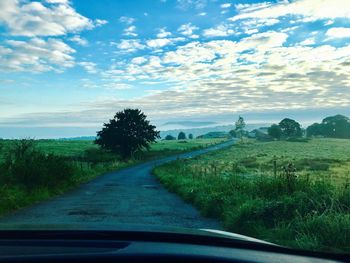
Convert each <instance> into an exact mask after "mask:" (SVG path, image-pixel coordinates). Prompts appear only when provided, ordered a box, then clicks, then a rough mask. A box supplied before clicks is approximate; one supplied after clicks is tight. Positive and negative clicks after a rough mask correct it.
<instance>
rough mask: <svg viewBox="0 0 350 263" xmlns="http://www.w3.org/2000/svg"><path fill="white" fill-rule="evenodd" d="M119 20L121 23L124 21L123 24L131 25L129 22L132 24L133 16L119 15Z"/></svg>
mask: <svg viewBox="0 0 350 263" xmlns="http://www.w3.org/2000/svg"><path fill="white" fill-rule="evenodd" d="M119 21H120V22H121V23H125V24H127V25H131V24H133V23H134V22H135V18H133V17H128V16H121V17H120V18H119Z"/></svg>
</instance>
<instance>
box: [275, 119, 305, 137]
mask: <svg viewBox="0 0 350 263" xmlns="http://www.w3.org/2000/svg"><path fill="white" fill-rule="evenodd" d="M278 126H280V128H281V131H282V136H284V137H301V136H302V132H301V127H300V124H299V123H298V122H296V121H295V120H292V119H288V118H285V119H283V120H282V121H281V122H280V123H279V124H278Z"/></svg>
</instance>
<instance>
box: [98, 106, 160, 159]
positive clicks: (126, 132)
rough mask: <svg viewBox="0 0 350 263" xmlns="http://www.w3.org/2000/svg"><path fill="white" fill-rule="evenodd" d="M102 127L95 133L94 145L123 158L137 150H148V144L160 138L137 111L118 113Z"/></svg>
mask: <svg viewBox="0 0 350 263" xmlns="http://www.w3.org/2000/svg"><path fill="white" fill-rule="evenodd" d="M103 126H104V127H103V128H102V130H101V131H99V132H97V138H96V140H95V143H96V144H98V145H100V146H101V147H102V148H104V149H106V150H109V151H112V152H115V153H117V154H120V155H121V156H122V157H123V158H128V157H130V156H132V155H133V154H134V153H135V152H136V151H138V150H142V149H149V144H150V143H151V142H154V141H155V140H156V139H157V138H160V136H159V131H156V127H155V126H153V125H151V124H150V122H149V121H148V120H146V115H145V114H144V113H143V112H141V111H140V110H139V109H125V110H123V111H119V112H117V113H116V114H115V116H114V118H113V119H111V120H109V123H104V125H103Z"/></svg>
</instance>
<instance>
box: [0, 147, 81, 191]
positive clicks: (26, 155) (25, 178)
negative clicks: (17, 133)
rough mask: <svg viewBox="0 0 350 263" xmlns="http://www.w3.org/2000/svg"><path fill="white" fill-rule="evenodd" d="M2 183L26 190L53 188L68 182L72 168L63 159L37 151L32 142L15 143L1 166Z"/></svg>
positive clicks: (72, 171) (71, 174)
mask: <svg viewBox="0 0 350 263" xmlns="http://www.w3.org/2000/svg"><path fill="white" fill-rule="evenodd" d="M1 170H2V171H3V178H2V180H3V181H4V183H7V184H14V185H23V186H24V187H26V189H28V190H33V189H35V188H40V187H48V188H54V187H56V186H58V185H59V184H61V183H62V182H66V181H68V180H69V179H70V178H71V177H72V176H73V173H74V168H73V166H72V165H71V164H70V163H68V162H67V161H66V160H65V159H64V158H63V157H59V156H55V155H52V154H49V155H46V154H44V153H42V152H40V151H38V150H37V149H36V147H35V144H34V141H33V140H19V141H16V142H15V143H14V145H13V147H12V148H11V149H10V150H9V152H8V154H7V155H6V156H5V162H4V164H3V165H2V169H1Z"/></svg>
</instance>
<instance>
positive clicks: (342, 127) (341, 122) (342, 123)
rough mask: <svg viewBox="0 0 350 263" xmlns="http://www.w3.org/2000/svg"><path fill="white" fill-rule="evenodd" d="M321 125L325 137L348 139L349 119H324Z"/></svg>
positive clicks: (349, 131) (339, 116) (334, 117)
mask: <svg viewBox="0 0 350 263" xmlns="http://www.w3.org/2000/svg"><path fill="white" fill-rule="evenodd" d="M321 125H322V133H323V135H324V136H325V137H331V138H350V119H349V118H348V117H346V116H344V115H340V114H338V115H335V116H330V117H327V118H324V119H323V120H322V124H321Z"/></svg>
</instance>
